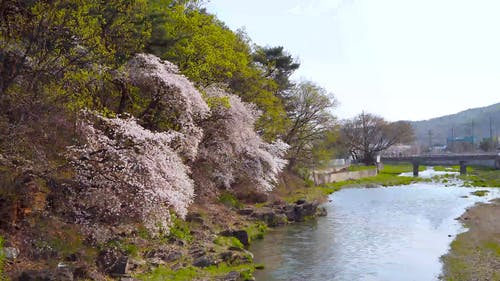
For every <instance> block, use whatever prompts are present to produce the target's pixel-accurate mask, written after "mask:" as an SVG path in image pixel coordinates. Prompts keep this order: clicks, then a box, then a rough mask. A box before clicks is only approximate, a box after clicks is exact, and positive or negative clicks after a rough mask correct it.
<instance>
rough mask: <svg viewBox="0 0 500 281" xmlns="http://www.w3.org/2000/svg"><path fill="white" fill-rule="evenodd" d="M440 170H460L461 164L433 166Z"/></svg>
mask: <svg viewBox="0 0 500 281" xmlns="http://www.w3.org/2000/svg"><path fill="white" fill-rule="evenodd" d="M433 168H434V171H438V172H460V166H433Z"/></svg>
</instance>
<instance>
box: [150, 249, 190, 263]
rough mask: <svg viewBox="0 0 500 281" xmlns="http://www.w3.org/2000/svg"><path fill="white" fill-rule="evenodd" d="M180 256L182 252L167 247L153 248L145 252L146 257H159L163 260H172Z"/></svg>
mask: <svg viewBox="0 0 500 281" xmlns="http://www.w3.org/2000/svg"><path fill="white" fill-rule="evenodd" d="M181 257H182V253H181V252H179V251H172V250H168V249H162V248H160V249H154V250H151V251H149V252H148V253H147V254H146V258H148V259H159V260H162V261H164V262H172V261H175V260H178V259H180V258H181Z"/></svg>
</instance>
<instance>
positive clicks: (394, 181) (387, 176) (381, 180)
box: [326, 165, 426, 188]
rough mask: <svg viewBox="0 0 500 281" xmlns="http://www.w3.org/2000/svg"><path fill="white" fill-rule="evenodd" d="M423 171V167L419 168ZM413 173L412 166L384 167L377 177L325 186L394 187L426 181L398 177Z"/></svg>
mask: <svg viewBox="0 0 500 281" xmlns="http://www.w3.org/2000/svg"><path fill="white" fill-rule="evenodd" d="M421 168H423V169H425V168H424V167H421ZM410 171H413V167H412V165H384V168H383V169H382V171H380V172H379V174H378V175H376V176H373V177H366V178H362V179H357V180H346V181H340V182H335V183H329V184H326V186H328V187H331V188H341V187H346V186H351V187H352V186H354V187H356V186H361V187H363V186H373V185H381V186H394V185H408V184H412V183H415V182H419V181H426V179H422V178H416V177H402V176H399V174H401V173H407V172H410Z"/></svg>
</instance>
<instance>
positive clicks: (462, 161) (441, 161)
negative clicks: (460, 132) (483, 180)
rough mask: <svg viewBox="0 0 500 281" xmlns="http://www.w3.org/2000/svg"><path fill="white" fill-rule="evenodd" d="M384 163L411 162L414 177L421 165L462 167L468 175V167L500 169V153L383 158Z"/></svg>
mask: <svg viewBox="0 0 500 281" xmlns="http://www.w3.org/2000/svg"><path fill="white" fill-rule="evenodd" d="M380 160H381V161H382V162H389V163H394V162H396V163H397V162H410V163H412V164H413V175H414V176H418V168H419V166H420V165H429V166H431V165H457V164H458V165H460V174H461V175H465V174H466V173H467V165H468V164H469V165H478V166H490V167H494V168H495V169H500V153H471V154H423V155H410V156H382V157H381V158H380Z"/></svg>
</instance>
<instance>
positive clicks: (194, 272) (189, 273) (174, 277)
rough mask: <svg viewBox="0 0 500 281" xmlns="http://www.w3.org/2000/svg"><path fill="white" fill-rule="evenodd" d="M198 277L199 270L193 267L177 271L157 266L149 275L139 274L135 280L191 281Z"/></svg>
mask: <svg viewBox="0 0 500 281" xmlns="http://www.w3.org/2000/svg"><path fill="white" fill-rule="evenodd" d="M199 275H200V274H199V270H198V269H196V268H194V267H184V268H181V269H178V270H172V269H170V268H168V267H165V266H159V267H157V268H155V269H153V271H151V272H150V273H143V274H140V275H139V276H137V278H139V280H144V281H163V280H171V281H185V280H193V279H195V278H196V277H199Z"/></svg>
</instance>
